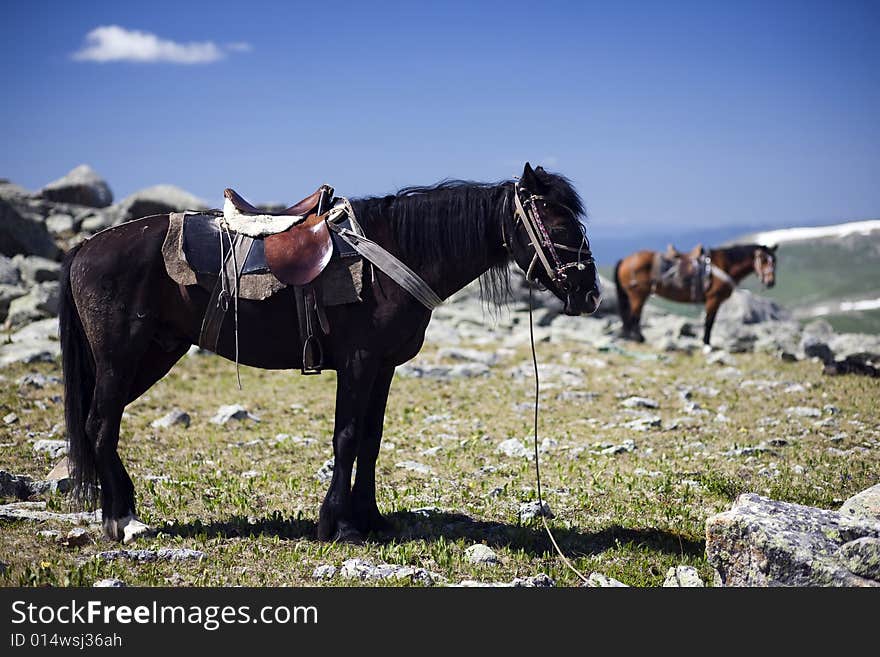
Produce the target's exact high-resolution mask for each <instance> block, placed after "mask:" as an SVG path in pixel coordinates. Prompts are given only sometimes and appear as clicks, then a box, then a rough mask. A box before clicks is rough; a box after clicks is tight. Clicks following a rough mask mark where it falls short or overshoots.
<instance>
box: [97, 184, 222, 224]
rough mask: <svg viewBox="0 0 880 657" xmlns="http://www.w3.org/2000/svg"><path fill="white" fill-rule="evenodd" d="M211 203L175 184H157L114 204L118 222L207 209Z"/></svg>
mask: <svg viewBox="0 0 880 657" xmlns="http://www.w3.org/2000/svg"><path fill="white" fill-rule="evenodd" d="M208 206H209V204H208V203H206V202H205V201H203V200H202V199H200V198H198V197H197V196H193V195H192V194H190V193H189V192H187V191H184V190H182V189H180V187H175V186H174V185H155V186H153V187H147V188H146V189H142V190H140V191H137V192H135V193H134V194H132V195H131V196H128V197H126V198H125V199H123V200H122V201H120V202H119V203H118V204H117V205H115V206H113V208H112V210H113V214H114V218H113V222H114V223H116V224H119V223H122V222H124V221H131V220H132V219H140V218H141V217H148V216H150V215H153V214H166V213H168V212H183V211H184V210H206V209H207V208H208Z"/></svg>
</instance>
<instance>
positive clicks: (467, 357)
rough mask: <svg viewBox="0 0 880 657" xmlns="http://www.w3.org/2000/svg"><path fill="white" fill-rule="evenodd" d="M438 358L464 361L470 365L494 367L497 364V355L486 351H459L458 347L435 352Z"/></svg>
mask: <svg viewBox="0 0 880 657" xmlns="http://www.w3.org/2000/svg"><path fill="white" fill-rule="evenodd" d="M437 356H439V357H440V358H450V359H452V360H464V361H468V362H472V363H482V364H483V365H490V366H491V365H494V364H495V363H497V362H498V356H497V354H495V353H493V352H488V351H479V350H478V349H460V348H458V347H446V348H444V349H440V350H438V351H437Z"/></svg>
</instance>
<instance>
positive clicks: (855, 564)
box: [839, 537, 880, 586]
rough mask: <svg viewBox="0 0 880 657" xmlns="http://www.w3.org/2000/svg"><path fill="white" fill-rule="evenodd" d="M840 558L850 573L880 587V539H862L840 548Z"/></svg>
mask: <svg viewBox="0 0 880 657" xmlns="http://www.w3.org/2000/svg"><path fill="white" fill-rule="evenodd" d="M839 554H840V558H841V560H842V561H843V563H844V565H845V566H846V567H847V568H848V569H849V571H850V572H852V573H855V574H856V575H860V576H861V577H865V578H867V579H869V580H872V581H874V582H877V584H876V586H880V539H878V538H869V537H862V538H857V539H856V540H854V541H850V542H849V543H844V544H843V545H841V546H840V551H839Z"/></svg>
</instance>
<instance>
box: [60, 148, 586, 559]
mask: <svg viewBox="0 0 880 657" xmlns="http://www.w3.org/2000/svg"><path fill="white" fill-rule="evenodd" d="M352 206H353V208H354V212H355V214H356V215H357V218H358V221H359V222H360V224H361V226H362V227H363V229H364V232H365V233H366V236H367V237H368V238H370V239H372V240H374V241H375V242H377V243H379V244H380V245H381V246H382V247H383V248H384V249H386V250H387V251H390V252H391V253H392V254H394V255H395V256H396V257H397V258H398V259H400V260H402V261H403V262H405V263H406V264H408V265H409V266H410V267H412V269H413V270H415V272H416V273H417V274H418V275H419V276H420V277H421V278H422V279H423V280H424V281H425V282H426V283H427V284H428V285H429V286H430V287H431V288H432V289H433V290H434V291H435V292H436V294H437V295H439V296H440V297H441V298H446V297H449V296H450V295H451V294H453V293H454V292H456V291H457V290H460V289H461V288H463V287H464V286H465V285H467V284H468V283H470V282H471V281H473V280H476V279H478V278H480V279H481V281H487V282H488V283H489V286H488V288H487V289H488V290H489V292H490V293H491V292H492V291H493V290H494V291H498V290H503V289H505V288H506V287H507V284H508V282H509V281H508V279H507V272H508V268H507V264H508V262H510V261H511V260H513V261H514V262H516V263H517V265H519V267H520V268H521V269H522V270H523V271H528V272H529V273H530V278H532V276H531V273H532V272H533V271H534V279H535V280H536V281H537V282H540V283H541V284H542V285H543V286H544V287H547V288H549V289H550V291H551V292H553V293H554V294H555V295H556V296H558V297H559V298H560V299H561V300H562V301H563V303H564V304H565V312H566V313H568V314H570V315H579V314H582V313H591V312H593V311H595V310H596V308H597V306H598V305H599V296H600V295H599V289H598V282H597V281H598V275H597V274H596V267H595V263H594V261H593V258H592V255H591V253H590V249H589V243H588V242H587V239H586V235H585V233H584V226H583V223H582V222H581V221H580V217H581V216H582V215H583V205H582V203H581V200H580V197H579V196H578V194H577V192H576V191H575V189H574V188H573V187H572V185H571V183H569V181H568V180H567V179H566V178H564V177H563V176H560V175H556V174H552V173H548V172H545V171H544V170H543V169H542V168H541V167H537V168H536V169H534V170H533V169H532V168H531V167H530V166H529V165H528V164H526V166H525V169H524V171H523V175H522V177H521V179H520V181H519V182H518V183H514V182H512V181H507V182H502V183H497V184H481V183H470V182H464V181H448V182H444V183H441V184H439V185H434V186H430V187H410V188H407V189H403V190H401V191H400V192H398V193H397V194H395V195H391V196H384V197H374V198H365V199H358V200H354V201H353V202H352ZM168 226H169V218H168V216H167V215H156V216H153V217H146V218H143V219H139V220H137V221H132V222H128V223H124V224H120V225H119V226H116V227H114V228H110V229H108V230H105V231H104V232H101V233H98V234H97V235H95V236H94V237H92V238H91V239H89V240H88V241H86V242H84V243H82V244H81V245H79V246H77V247H75V248H73V249H72V250H71V251H70V252H69V253H68V255H67V257H66V259H65V262H64V266H63V268H62V275H61V291H62V294H61V297H62V298H61V305H60V319H61V353H62V362H63V368H64V388H65V400H64V403H65V416H66V424H67V436H68V441H69V446H70V449H69V454H70V462H71V466H72V476H73V480H74V494H75V496H76V497H77V498H78V499H80V500H82V501H84V502H86V503H89V502H95V501H97V500H96V499H95V498H96V497H98V492H100V502H101V507H102V511H103V523H104V531H105V533H106V535H107V536H108V537H109V538H112V539H116V540H124V541H125V542H128V541H130V540H133V539H134V538H135V537H136V536H137V535H139V534H143V533H144V532H146V531H147V529H148V528H147V527H146V526H145V525H143V524H142V523H141V522H140V521H139V520H137V515H136V507H135V491H134V484H133V483H132V480H131V478H130V477H129V476H128V473H127V472H126V470H125V466H124V465H123V464H122V461H121V460H120V458H119V453H118V451H117V447H118V443H119V429H120V420H121V418H122V412H123V409H124V408H125V406H126V405H127V404H129V403H131V402H132V401H134V400H135V399H137V398H138V397H140V396H141V395H142V394H144V393H145V392H146V391H147V390H148V389H149V388H150V387H151V386H152V385H153V384H154V383H156V382H157V381H158V380H159V379H161V378H162V377H163V376H164V375H165V374H166V373H167V372H168V371H169V370H170V369H171V368H172V366H173V365H174V363H176V362H177V361H178V360H179V359H180V358H181V357H182V356H183V354H185V353H186V352H187V350H188V349H189V347H190V345H193V344H197V343H198V342H199V331H200V326H201V324H202V318H203V317H204V316H205V312H206V309H207V307H208V301H209V297H210V292H209V290H206V289H204V288H202V287H200V286H198V285H190V286H183V285H179V284H177V283H176V282H175V281H174V280H172V279H171V278H170V277H169V275H168V273H167V271H166V268H165V264H164V261H163V258H162V243H163V241H164V239H165V235H166V233H167V231H168ZM538 234H540V235H541V236H543V238H541V237H539V236H538ZM538 260H540V261H541V262H542V263H546V264H545V265H544V266H536V265H535V262H536V261H538ZM370 270H371V268H369V267H364V272H365V273H364V276H363V292H362V297H363V301H362V302H361V303H354V304H347V305H341V306H333V307H332V308H327V316H328V319H329V325H330V326H332V327H333V328H332V330H331V331H330V333H329V335H328V336H327V340H326V343H325V367H327V368H329V369H335V370H336V373H337V391H336V418H335V426H334V429H333V455H334V458H335V463H334V467H333V479H332V480H331V482H330V487H329V490H328V491H327V496H326V497H325V499H324V503H323V504H322V505H321V509H320V512H319V516H318V538H319V539H325V540H327V539H339V540H346V541H358V540H361V539H363V537H364V535H365V534H366V533H367V532H370V531H374V530H382V529H384V528H386V527H387V525H386V521H385V520H384V519H383V517H382V516H381V514H380V512H379V508H378V506H377V504H376V459H377V457H378V456H379V444H380V441H381V440H382V428H383V425H384V421H385V404H386V401H387V399H388V391H389V388H390V386H391V380H392V378H393V376H394V368H395V367H396V366H397V365H400V364H401V363H404V362H406V361H407V360H409V359H410V358H412V357H413V356H415V355H416V354H417V353H418V352H419V350H420V349H421V346H422V342H423V340H424V338H425V329H426V328H427V327H428V322H429V321H430V319H431V311H430V310H428V309H427V308H426V307H425V306H424V305H422V304H421V303H419V301H417V300H416V299H415V298H414V297H413V296H411V295H410V294H408V293H407V292H406V291H405V290H404V289H403V288H402V287H401V286H400V285H398V284H397V283H396V282H395V281H394V280H392V279H391V278H389V277H388V276H387V275H385V273H384V272H383V271H380V270H375V271H370ZM368 271H370V273H369V274H368V273H367V272H368ZM371 274H374V275H375V278H374V277H373V275H371ZM487 276H488V278H485V277H487ZM293 295H294V290H293V288H285V289H283V290H282V291H280V292H278V293H277V294H275V295H273V296H271V297H269V298H268V299H267V300H265V301H247V300H244V299H242V300H241V303H240V304H239V308H238V325H239V329H238V332H239V333H240V335H241V349H240V353H239V360H240V362H241V363H243V364H245V365H250V366H253V367H262V368H266V369H294V368H300V367H302V365H303V363H302V345H301V344H300V342H299V340H298V338H297V336H298V334H299V333H298V330H299V329H298V326H299V324H298V320H297V311H296V304H295V303H294V296H293ZM236 339H237V338H236V334H235V331H234V330H233V327H232V326H231V325H230V322H226V323H225V324H224V325H223V327H222V330H221V331H220V334H219V341H218V343H217V348H216V351H217V353H218V354H220V355H221V356H223V357H225V358H230V359H232V358H234V357H235V355H236ZM355 460H356V461H357V474H356V476H355V478H354V484H352V481H351V479H352V470H353V467H354V463H355Z"/></svg>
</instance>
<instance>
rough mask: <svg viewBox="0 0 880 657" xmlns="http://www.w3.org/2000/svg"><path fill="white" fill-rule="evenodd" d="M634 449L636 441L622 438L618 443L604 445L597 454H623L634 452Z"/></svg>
mask: <svg viewBox="0 0 880 657" xmlns="http://www.w3.org/2000/svg"><path fill="white" fill-rule="evenodd" d="M635 449H636V441H634V440H630V439H627V440H624V441H623V442H622V443H621V444H619V445H610V446H608V447H605V448H604V449H600V450H599V452H598V453H599V454H605V455H614V454H623V453H625V452H634V451H635Z"/></svg>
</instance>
